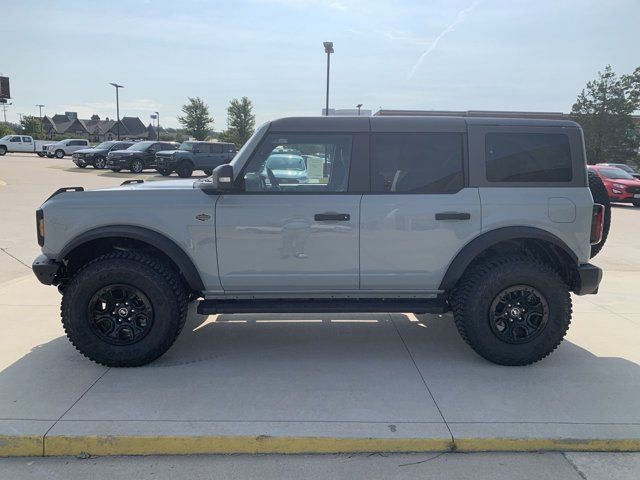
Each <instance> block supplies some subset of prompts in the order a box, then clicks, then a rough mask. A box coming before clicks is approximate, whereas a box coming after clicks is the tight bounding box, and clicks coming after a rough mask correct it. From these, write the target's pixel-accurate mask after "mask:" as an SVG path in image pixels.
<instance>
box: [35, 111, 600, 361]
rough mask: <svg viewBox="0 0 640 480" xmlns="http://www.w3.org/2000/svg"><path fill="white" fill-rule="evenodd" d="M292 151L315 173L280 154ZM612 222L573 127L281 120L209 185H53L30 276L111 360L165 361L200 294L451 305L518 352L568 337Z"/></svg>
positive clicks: (480, 333) (529, 352)
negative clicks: (287, 178)
mask: <svg viewBox="0 0 640 480" xmlns="http://www.w3.org/2000/svg"><path fill="white" fill-rule="evenodd" d="M283 151H286V152H291V151H294V152H296V155H298V156H300V157H301V158H302V159H304V163H305V171H306V175H305V177H304V179H302V178H301V179H300V180H299V181H297V182H283V181H281V180H279V178H278V176H277V175H275V174H274V172H273V171H272V170H271V169H270V168H269V159H270V158H273V155H274V154H275V155H277V154H280V153H279V152H283ZM104 205H109V206H110V208H108V209H105V208H104ZM159 205H161V206H162V215H158V206H159ZM118 206H120V207H121V208H117V207H118ZM603 217H604V209H603V207H602V205H598V204H594V201H593V198H592V195H591V193H590V189H589V186H588V181H587V171H586V162H585V153H584V149H583V137H582V131H581V129H580V126H579V125H578V124H576V123H574V122H570V121H550V120H526V119H522V120H518V119H516V120H514V119H493V118H455V117H439V118H429V117H422V118H421V117H314V118H284V119H280V120H276V121H272V122H269V123H267V124H265V125H263V126H262V127H260V128H259V129H258V131H257V132H256V133H255V135H254V136H253V137H252V138H251V139H250V140H249V141H248V142H247V143H246V144H245V145H244V147H243V148H242V149H241V150H240V151H239V152H238V154H237V155H236V156H235V158H234V159H233V160H232V161H231V163H230V164H223V165H221V166H219V167H217V168H216V169H215V170H214V172H213V174H212V176H211V177H209V178H207V179H204V180H196V181H194V180H168V181H164V182H151V183H144V182H143V181H141V180H130V181H127V182H125V183H123V184H122V185H121V186H119V187H113V188H107V189H100V190H90V191H84V190H83V188H82V187H70V188H63V189H60V190H58V191H57V192H55V193H54V194H53V195H52V196H51V197H50V198H49V199H48V200H47V201H46V202H45V203H44V204H43V205H42V207H41V208H39V209H38V210H37V212H36V219H37V234H38V242H39V244H40V245H41V246H42V255H41V256H39V257H38V258H37V259H36V260H35V261H34V264H33V270H34V272H35V274H36V276H37V277H38V279H39V280H40V281H41V282H42V283H45V284H48V285H57V286H58V289H59V290H60V292H62V295H63V296H62V308H61V312H62V323H63V325H64V328H65V331H66V333H67V335H68V337H69V339H70V340H71V342H72V343H73V344H74V345H75V347H76V348H77V349H78V350H79V351H80V352H81V353H83V354H84V355H85V356H87V357H89V358H90V359H92V360H94V361H96V362H98V363H101V364H103V365H109V366H120V367H124V366H137V365H143V364H146V363H148V362H151V361H153V360H154V359H156V358H158V357H159V356H160V355H162V354H163V353H164V352H166V351H167V350H168V349H169V347H170V346H171V345H172V344H173V342H174V341H175V339H176V337H177V336H178V334H179V333H180V330H181V329H182V327H183V326H184V323H185V318H186V315H187V306H188V304H189V302H191V301H197V302H198V307H197V309H198V312H199V313H200V314H216V313H260V312H415V313H439V314H441V313H445V312H448V311H452V312H453V320H454V321H455V324H456V326H457V328H458V330H459V332H460V334H461V335H462V337H463V338H464V340H465V341H466V342H467V343H468V344H469V345H470V346H471V347H472V348H473V349H474V350H475V351H476V352H477V353H478V354H480V355H481V356H483V357H484V358H486V359H488V360H490V361H492V362H495V363H499V364H502V365H526V364H530V363H532V362H536V361H538V360H540V359H542V358H544V357H546V356H547V355H549V354H550V353H551V352H552V351H553V350H554V349H555V348H556V347H557V346H558V345H559V344H560V342H561V341H562V339H563V337H564V336H565V333H566V331H567V329H568V328H569V323H570V320H571V296H570V292H574V293H575V294H577V295H584V294H593V293H596V292H597V290H598V284H599V282H600V279H601V276H602V272H601V270H600V269H599V268H597V267H595V266H593V265H591V264H590V263H589V260H590V256H591V245H592V244H597V243H599V242H600V241H601V237H602V228H603Z"/></svg>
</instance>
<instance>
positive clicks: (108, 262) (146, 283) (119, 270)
mask: <svg viewBox="0 0 640 480" xmlns="http://www.w3.org/2000/svg"><path fill="white" fill-rule="evenodd" d="M111 284H126V285H130V286H132V287H134V288H136V289H138V290H140V291H141V292H143V293H144V294H145V295H146V297H147V298H148V299H149V301H150V303H151V306H152V308H153V313H154V315H153V319H152V320H153V323H152V324H151V328H150V329H149V331H148V333H147V334H146V335H145V336H144V337H143V338H141V339H140V340H138V341H137V342H136V343H133V344H130V345H124V346H123V345H113V344H110V343H108V342H106V341H104V340H103V339H101V338H100V337H99V336H98V335H97V334H96V333H95V331H94V330H93V329H92V328H91V325H90V322H89V318H90V316H89V304H90V301H91V298H92V297H93V295H95V294H96V292H98V291H99V290H100V289H101V288H103V287H105V286H107V285H111ZM63 291H64V294H63V297H62V305H61V309H60V310H61V316H62V324H63V326H64V330H65V332H66V334H67V337H68V338H69V340H70V341H71V343H72V344H73V345H74V347H76V349H77V350H78V351H79V352H80V353H82V354H83V355H84V356H85V357H87V358H89V359H91V360H93V361H94V362H96V363H99V364H102V365H106V366H109V367H136V366H140V365H145V364H147V363H149V362H152V361H153V360H155V359H157V358H158V357H160V356H161V355H162V354H163V353H165V352H166V351H167V350H168V349H169V348H170V347H171V345H173V342H174V341H175V340H176V338H177V336H178V334H179V333H180V331H181V330H182V327H183V326H184V324H185V320H186V316H187V299H188V297H187V292H186V289H185V287H184V285H183V283H182V281H181V279H180V277H179V275H178V273H177V272H176V271H174V269H172V268H171V266H170V265H169V264H168V263H165V262H164V261H162V260H160V259H158V258H156V257H153V256H149V255H146V254H142V253H138V252H131V251H118V252H113V253H108V254H106V255H102V256H100V257H98V258H96V259H95V260H93V261H91V262H89V263H87V264H86V265H85V266H84V267H82V268H81V269H79V270H78V271H77V273H76V274H75V275H74V276H73V278H72V279H71V280H70V281H69V283H68V284H67V285H66V286H65V288H64V290H63Z"/></svg>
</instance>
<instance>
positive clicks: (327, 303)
mask: <svg viewBox="0 0 640 480" xmlns="http://www.w3.org/2000/svg"><path fill="white" fill-rule="evenodd" d="M447 311H449V306H448V305H447V303H446V302H445V301H444V300H442V299H440V298H433V299H432V298H429V299H424V298H388V299H377V298H374V299H370V298H364V299H353V298H351V299H349V298H321V299H280V300H271V299H261V300H201V301H200V303H199V304H198V313H199V314H201V315H215V314H217V313H386V312H401V313H403V312H411V313H445V312H447Z"/></svg>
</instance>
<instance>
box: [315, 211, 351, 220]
mask: <svg viewBox="0 0 640 480" xmlns="http://www.w3.org/2000/svg"><path fill="white" fill-rule="evenodd" d="M313 219H314V220H315V221H316V222H330V221H333V222H348V221H349V220H351V215H349V214H348V213H316V214H315V215H314V216H313Z"/></svg>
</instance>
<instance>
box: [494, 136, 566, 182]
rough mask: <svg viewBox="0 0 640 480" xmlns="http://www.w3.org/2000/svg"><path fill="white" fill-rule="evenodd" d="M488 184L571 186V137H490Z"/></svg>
mask: <svg viewBox="0 0 640 480" xmlns="http://www.w3.org/2000/svg"><path fill="white" fill-rule="evenodd" d="M485 161H486V163H485V168H486V178H487V181H488V182H498V183H502V182H507V183H508V182H536V183H539V182H570V181H571V180H572V177H573V172H572V163H571V148H570V146H569V137H567V135H564V134H561V133H558V134H556V133H509V132H503V133H487V135H486V137H485Z"/></svg>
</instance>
